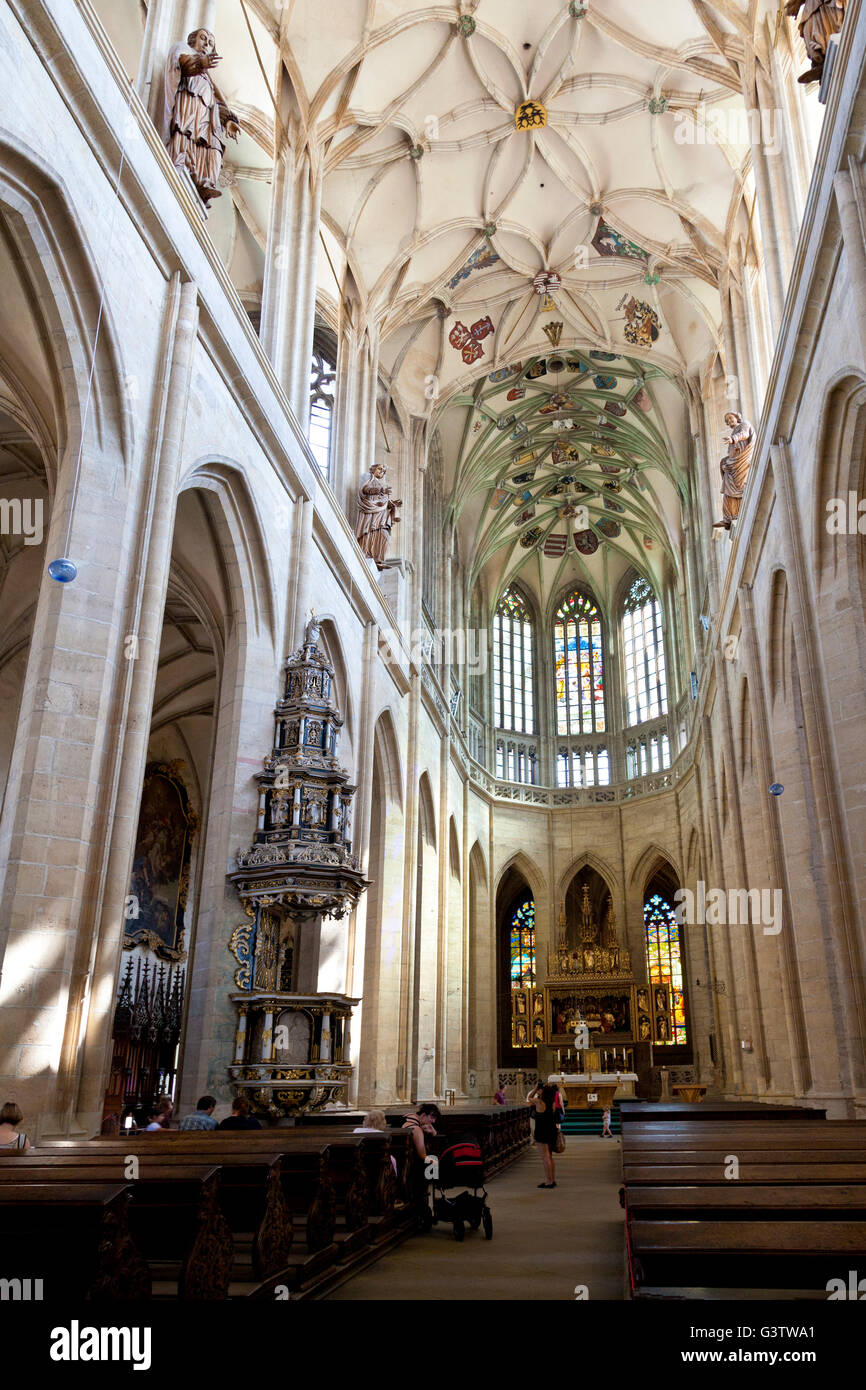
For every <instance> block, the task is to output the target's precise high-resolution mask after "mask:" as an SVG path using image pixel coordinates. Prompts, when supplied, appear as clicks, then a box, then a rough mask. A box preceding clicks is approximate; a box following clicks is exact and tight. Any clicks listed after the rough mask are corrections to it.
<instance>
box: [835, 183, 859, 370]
mask: <svg viewBox="0 0 866 1390" xmlns="http://www.w3.org/2000/svg"><path fill="white" fill-rule="evenodd" d="M833 189H834V192H835V194H836V206H837V208H838V210H839V221H840V223H841V225H842V240H843V242H844V244H845V260H846V261H847V264H848V275H849V278H850V281H851V298H852V301H853V303H855V304H857V305H858V306H859V305H860V304H863V303H866V247H864V240H863V231H864V213H866V197H864V188H863V173H862V169H861V168H860V166H859V165H858V164H857V163H855V161H854V160H853V159H852V160H849V168H848V170H844V169H840V170H839V172H838V173H837V174H836V175H835V177H834V179H833ZM854 319H855V322H856V324H857V335H858V338H859V341H860V349H861V352H862V354H863V363H864V364H866V323H864V322H863V315H862V314H860V313H855V315H854Z"/></svg>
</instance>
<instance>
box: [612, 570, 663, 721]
mask: <svg viewBox="0 0 866 1390" xmlns="http://www.w3.org/2000/svg"><path fill="white" fill-rule="evenodd" d="M622 649H623V659H624V662H625V696H626V705H627V708H628V720H627V722H628V724H629V726H630V725H632V724H642V723H643V722H644V720H645V719H655V718H657V717H658V715H660V714H667V710H668V690H667V678H666V675H665V648H664V640H663V637H662V610H661V605H660V603H659V601H658V599H657V598H656V596H655V594H654V593H653V591H652V589H651V588H650V586H649V584H648V583H647V582H646V580H645V579H640V578H638V579H635V581H634V583H633V584H632V586H631V588H630V589H629V591H628V594H627V595H626V600H625V604H624V610H623V615H622Z"/></svg>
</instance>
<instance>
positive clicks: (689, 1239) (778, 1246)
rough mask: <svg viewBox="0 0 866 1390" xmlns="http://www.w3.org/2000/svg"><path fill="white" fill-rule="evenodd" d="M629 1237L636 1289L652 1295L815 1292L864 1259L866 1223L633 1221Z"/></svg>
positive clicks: (756, 1220) (865, 1251)
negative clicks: (657, 1291) (663, 1291)
mask: <svg viewBox="0 0 866 1390" xmlns="http://www.w3.org/2000/svg"><path fill="white" fill-rule="evenodd" d="M629 1236H630V1243H631V1252H632V1261H633V1266H635V1267H636V1270H637V1275H638V1283H639V1284H640V1285H643V1286H644V1287H653V1288H664V1287H668V1288H670V1287H676V1288H680V1289H682V1288H705V1287H710V1288H738V1289H750V1288H757V1287H761V1288H765V1289H814V1290H816V1291H817V1290H820V1289H822V1288H823V1289H826V1287H827V1282H828V1280H830V1279H832V1278H836V1277H838V1276H839V1275H840V1274H842V1275H844V1274H845V1273H846V1272H847V1270H848V1269H849V1268H856V1267H857V1262H858V1261H859V1262H861V1263H862V1260H863V1257H864V1256H866V1221H848V1220H847V1219H845V1220H831V1221H823V1220H820V1219H813V1220H809V1221H800V1220H797V1219H795V1218H792V1219H790V1220H760V1219H755V1220H747V1221H738V1220H735V1219H731V1220H726V1221H714V1220H703V1219H702V1220H684V1221H675V1220H669V1221H643V1220H633V1221H630V1223H629ZM852 1261H853V1262H854V1263H853V1264H852V1263H851V1262H852Z"/></svg>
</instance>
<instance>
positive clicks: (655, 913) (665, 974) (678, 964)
mask: <svg viewBox="0 0 866 1390" xmlns="http://www.w3.org/2000/svg"><path fill="white" fill-rule="evenodd" d="M643 921H644V932H645V936H646V959H647V975H648V977H649V983H650V989H651V990H653V987H654V986H655V985H667V987H668V990H669V992H670V1012H669V1013H668V1012H667V1010H661V1011H660V1010H659V1008H657V1007H656V1005H655V1000H654V999H653V1000H652V1001H651V1003H652V1005H653V1007H652V1009H651V1011H650V1012H651V1013H652V1014H653V1015H654V1020H655V1021H654V1023H653V1024H652V1030H653V1037H654V1040H655V1041H656V1042H657V1043H680V1044H682V1043H687V1042H688V1034H687V1031H686V1002H685V994H684V992H683V953H682V944H681V941H680V929H679V926H678V924H677V919H676V914H675V912H674V910H673V908H672V907H671V905H670V903H669V902H668V901H667V899H666V898H664V897H662V895H661V894H660V893H652V894H651V895H650V896H649V897H648V898H647V900H646V902H645V903H644V905H643ZM659 1002H661V1001H659ZM660 1012H661V1013H662V1014H663V1015H664V1016H665V1017H666V1022H665V1024H664V1025H663V1026H662V1025H661V1024H660V1018H659V1013H660Z"/></svg>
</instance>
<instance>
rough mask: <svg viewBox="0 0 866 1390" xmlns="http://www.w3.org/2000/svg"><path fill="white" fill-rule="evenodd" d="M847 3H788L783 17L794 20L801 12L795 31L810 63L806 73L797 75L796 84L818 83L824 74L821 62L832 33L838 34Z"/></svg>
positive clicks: (796, 0) (820, 0)
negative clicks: (798, 34) (797, 30)
mask: <svg viewBox="0 0 866 1390" xmlns="http://www.w3.org/2000/svg"><path fill="white" fill-rule="evenodd" d="M847 3H848V0H788V4H786V6H785V14H786V15H788V17H789V18H790V19H797V16H798V15H799V14H800V11H801V10H802V11H803V13H802V16H801V17H800V19H799V21H798V23H797V28H798V29H799V30H800V34H801V35H802V38H803V42H804V43H805V45H806V55H807V57H808V59H809V62H810V63H811V64H812V66H811V67H810V68H808V69H807V71H806V72H801V73H800V76H799V77H798V78H797V81H798V82H820V81H821V77H822V74H823V72H824V59H825V58H826V56H827V45H828V43H829V41H830V37H831V35H832V34H838V32H839V30H840V29H841V28H842V21H843V19H844V18H845V6H846V5H847Z"/></svg>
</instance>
